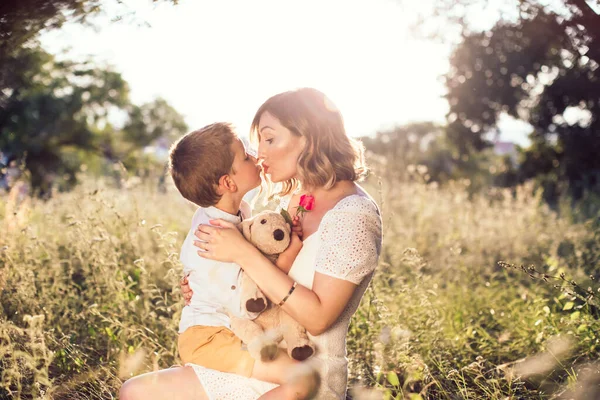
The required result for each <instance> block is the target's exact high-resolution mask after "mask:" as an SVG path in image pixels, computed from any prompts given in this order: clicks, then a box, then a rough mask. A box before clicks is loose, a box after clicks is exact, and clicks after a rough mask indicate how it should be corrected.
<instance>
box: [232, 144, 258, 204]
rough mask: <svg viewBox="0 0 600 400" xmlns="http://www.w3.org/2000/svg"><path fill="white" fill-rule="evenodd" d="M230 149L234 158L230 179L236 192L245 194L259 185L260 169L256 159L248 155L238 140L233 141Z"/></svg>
mask: <svg viewBox="0 0 600 400" xmlns="http://www.w3.org/2000/svg"><path fill="white" fill-rule="evenodd" d="M231 149H232V150H233V152H234V153H235V158H234V159H233V165H232V168H231V169H232V171H231V174H230V177H231V179H233V181H234V182H235V184H236V185H237V187H238V190H239V191H240V192H241V193H243V194H246V193H248V192H249V191H250V190H252V189H254V188H255V187H257V186H259V185H260V167H259V166H258V165H257V162H256V157H254V156H251V155H250V154H248V152H247V151H246V148H245V147H244V143H243V142H242V141H241V140H240V139H237V138H236V139H235V141H234V142H233V143H232V144H231Z"/></svg>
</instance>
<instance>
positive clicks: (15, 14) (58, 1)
mask: <svg viewBox="0 0 600 400" xmlns="http://www.w3.org/2000/svg"><path fill="white" fill-rule="evenodd" d="M114 1H115V3H127V0H114ZM153 1H154V2H157V1H167V2H170V3H173V4H177V2H178V0H153ZM105 5H106V2H105V1H102V0H2V1H0V88H2V87H4V86H5V79H6V75H7V74H10V71H11V70H10V69H9V68H7V67H6V65H5V63H6V62H7V60H8V59H10V58H11V57H15V52H18V51H20V49H21V48H22V47H23V46H26V45H27V44H28V42H29V41H31V40H34V39H35V38H36V37H37V35H38V34H39V33H40V32H41V31H42V30H47V29H56V28H60V27H61V26H62V25H63V24H64V23H65V22H66V21H78V22H82V23H85V22H88V21H89V17H90V16H93V15H95V14H98V13H99V12H101V11H102V7H103V6H105Z"/></svg>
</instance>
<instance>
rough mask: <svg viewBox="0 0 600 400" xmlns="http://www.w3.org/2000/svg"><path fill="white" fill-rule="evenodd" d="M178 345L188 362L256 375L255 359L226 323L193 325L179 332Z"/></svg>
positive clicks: (183, 359) (185, 360) (223, 370)
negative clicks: (254, 373)
mask: <svg viewBox="0 0 600 400" xmlns="http://www.w3.org/2000/svg"><path fill="white" fill-rule="evenodd" d="M177 347H178V349H179V357H181V361H183V363H184V364H186V363H192V364H197V365H201V366H203V367H206V368H210V369H214V370H217V371H221V372H230V373H233V374H237V375H242V376H246V377H251V376H252V369H253V368H254V358H252V356H250V353H248V351H247V350H244V349H242V341H241V339H240V338H238V337H237V336H235V335H234V333H233V332H232V331H231V330H229V329H227V328H225V327H223V326H204V325H196V326H191V327H189V328H187V329H186V330H185V331H184V332H183V333H181V334H179V339H178V341H177Z"/></svg>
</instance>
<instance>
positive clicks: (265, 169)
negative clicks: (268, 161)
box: [262, 164, 269, 174]
mask: <svg viewBox="0 0 600 400" xmlns="http://www.w3.org/2000/svg"><path fill="white" fill-rule="evenodd" d="M262 168H263V172H264V173H265V174H267V173H268V172H269V166H268V165H265V164H263V165H262Z"/></svg>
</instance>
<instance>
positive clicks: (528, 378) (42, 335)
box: [0, 177, 600, 399]
mask: <svg viewBox="0 0 600 400" xmlns="http://www.w3.org/2000/svg"><path fill="white" fill-rule="evenodd" d="M366 187H367V189H368V190H369V191H370V192H371V193H372V194H373V195H374V197H375V198H376V199H377V200H378V201H379V202H380V204H381V207H382V211H383V218H384V235H385V237H384V248H383V253H382V257H381V263H380V265H379V268H378V272H377V274H376V277H375V278H374V281H373V283H372V285H371V288H370V289H369V290H368V291H367V293H366V295H365V298H364V300H363V302H362V304H361V307H360V308H359V310H358V312H357V314H356V315H355V318H354V319H353V323H352V325H351V328H350V332H349V337H348V352H349V359H350V375H351V386H352V387H353V388H355V390H354V397H355V398H356V399H359V398H382V397H385V398H411V399H415V398H431V399H438V398H439V399H459V398H470V399H481V398H489V399H505V398H515V399H517V398H559V397H560V396H567V394H568V393H575V394H577V393H578V392H577V390H582V389H581V388H580V386H582V385H585V392H587V393H589V392H590V390H591V389H590V388H591V387H593V386H594V385H597V384H598V383H597V382H595V381H593V379H594V377H595V376H597V374H596V375H594V373H593V372H594V371H595V370H597V369H598V367H597V365H595V364H594V361H595V360H597V358H598V355H599V350H598V349H599V343H598V333H597V332H600V322H599V320H598V312H597V311H598V309H597V308H595V306H594V304H597V303H594V301H596V300H595V299H596V297H595V296H597V294H596V293H597V292H596V290H597V287H598V285H597V284H596V283H595V281H593V280H591V279H590V277H589V276H590V275H592V276H593V277H595V278H596V279H597V278H598V277H599V276H598V274H599V273H600V271H599V267H598V264H597V261H598V259H599V257H600V244H599V243H600V242H599V241H598V238H599V237H600V233H599V232H600V229H599V227H598V226H597V223H596V225H594V223H593V222H584V223H574V222H571V220H570V219H569V218H559V217H558V216H557V214H556V213H554V212H552V211H550V210H549V209H548V208H546V207H544V206H542V205H540V201H539V197H538V196H537V195H535V194H534V193H533V192H532V190H531V189H530V188H528V187H521V188H519V189H518V190H516V191H515V192H514V193H513V192H509V191H494V192H490V193H487V194H485V195H476V196H469V195H468V191H467V190H466V188H465V184H462V183H454V184H451V185H448V186H447V187H444V188H439V187H437V186H435V185H426V184H423V183H400V182H395V181H394V180H393V178H386V179H383V180H378V179H377V178H375V177H374V178H371V181H369V182H367V184H366ZM192 213H193V207H191V206H190V205H189V204H187V203H186V202H184V201H183V200H181V199H180V197H179V196H178V195H177V193H175V192H174V191H173V190H169V191H168V192H167V193H158V192H157V191H156V190H154V188H153V187H149V186H146V185H142V184H140V185H137V186H135V185H125V186H124V187H123V188H122V189H114V188H111V187H110V186H108V185H106V184H104V183H103V182H102V181H99V182H96V181H92V180H91V179H89V180H87V181H85V182H84V184H83V185H81V186H79V187H78V188H76V189H75V190H74V191H72V192H69V193H62V194H58V195H56V196H54V197H53V198H52V199H50V200H49V201H46V202H43V201H38V200H33V199H22V198H19V194H18V192H17V191H14V192H13V193H11V194H10V195H7V196H4V197H2V198H1V200H0V227H1V229H2V235H1V237H0V289H1V292H0V299H1V304H2V306H1V308H0V376H1V384H0V398H24V399H28V398H47V399H110V398H116V393H117V392H118V388H119V387H120V385H121V383H122V381H123V380H124V379H126V378H127V377H129V376H132V374H137V373H141V372H145V371H149V370H152V369H157V368H166V367H169V366H171V365H174V364H177V363H178V362H179V360H178V358H177V353H176V339H177V325H178V321H179V316H180V312H181V307H182V299H181V296H180V294H179V288H178V280H179V273H180V265H179V262H178V251H179V247H180V245H181V242H182V240H183V237H184V234H185V233H186V232H187V230H188V228H189V221H190V217H191V215H192ZM499 261H504V262H506V263H509V267H503V266H502V265H499V264H498V262H499ZM510 265H514V266H515V268H511V267H510ZM521 265H524V266H525V267H524V268H523V269H521V268H520V266H521ZM531 265H533V266H534V268H535V270H536V271H537V272H536V273H533V272H532V271H533V270H532V269H531V267H529V266H531ZM561 274H564V275H562V276H563V277H562V278H561ZM594 274H595V275H594ZM546 275H547V276H546ZM550 276H556V277H558V278H557V279H553V278H550ZM532 277H533V278H534V279H532ZM545 280H546V281H547V282H546V281H545ZM571 280H575V281H576V282H577V285H576V286H574V285H573V284H572V283H571ZM555 286H557V287H555ZM588 286H589V287H590V290H591V293H592V294H593V295H589V294H586V293H587V292H586V291H587V289H588ZM577 288H579V289H577ZM582 291H583V294H582ZM549 360H550V361H549ZM590 371H591V372H590ZM578 385H579V386H578ZM565 398H566V397H565Z"/></svg>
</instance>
